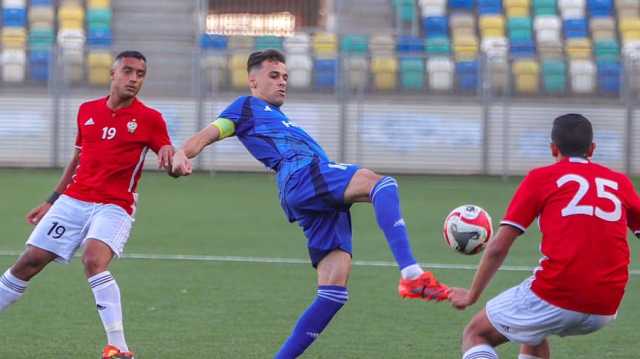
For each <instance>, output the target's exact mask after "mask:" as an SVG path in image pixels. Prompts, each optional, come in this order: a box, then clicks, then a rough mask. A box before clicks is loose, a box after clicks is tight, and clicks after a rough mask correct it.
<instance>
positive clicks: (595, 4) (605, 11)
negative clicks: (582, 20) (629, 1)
mask: <svg viewBox="0 0 640 359" xmlns="http://www.w3.org/2000/svg"><path fill="white" fill-rule="evenodd" d="M587 8H588V9H589V14H590V15H591V16H592V17H597V16H611V10H612V9H613V0H587Z"/></svg>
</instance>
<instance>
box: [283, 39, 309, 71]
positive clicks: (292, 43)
mask: <svg viewBox="0 0 640 359" xmlns="http://www.w3.org/2000/svg"><path fill="white" fill-rule="evenodd" d="M283 45H284V50H285V51H286V52H287V53H289V54H308V53H309V50H310V49H311V40H310V37H309V35H308V34H305V33H296V34H294V35H293V36H291V37H287V38H285V39H284V43H283ZM309 70H311V65H309Z"/></svg>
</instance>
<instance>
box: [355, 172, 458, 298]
mask: <svg viewBox="0 0 640 359" xmlns="http://www.w3.org/2000/svg"><path fill="white" fill-rule="evenodd" d="M363 195H364V198H363ZM345 197H346V198H345V199H346V200H347V201H352V202H359V201H365V200H366V201H368V202H371V204H372V205H373V209H374V212H375V215H376V220H377V222H378V226H379V227H380V229H381V230H382V232H383V233H384V236H385V238H386V239H387V243H388V245H389V249H391V252H392V253H393V257H394V258H395V260H396V263H398V266H399V267H400V274H401V277H402V278H401V280H400V283H399V285H398V292H399V294H400V296H402V297H403V298H417V299H422V300H438V301H441V300H445V299H447V290H448V288H447V286H445V285H443V284H441V283H439V282H438V281H437V280H436V278H435V276H434V275H433V274H432V273H430V272H423V270H422V268H421V267H420V265H419V264H418V262H417V261H416V259H415V257H414V256H413V253H412V251H411V244H410V242H409V233H408V232H407V227H406V225H405V222H404V218H403V217H402V211H401V208H400V195H399V193H398V182H397V181H396V179H395V178H393V177H381V176H379V175H377V174H376V173H374V172H373V171H371V170H368V169H360V170H358V172H356V174H355V175H354V176H353V178H352V180H351V182H350V183H349V187H348V188H347V191H346V193H345Z"/></svg>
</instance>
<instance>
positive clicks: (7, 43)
mask: <svg viewBox="0 0 640 359" xmlns="http://www.w3.org/2000/svg"><path fill="white" fill-rule="evenodd" d="M0 31H1V32H2V47H4V48H8V49H24V48H25V45H26V43H27V31H26V29H25V28H23V27H4V28H2V29H1V30H0Z"/></svg>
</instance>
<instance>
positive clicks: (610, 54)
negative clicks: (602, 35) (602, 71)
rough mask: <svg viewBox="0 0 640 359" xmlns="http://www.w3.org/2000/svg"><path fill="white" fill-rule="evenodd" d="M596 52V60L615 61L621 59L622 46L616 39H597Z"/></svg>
mask: <svg viewBox="0 0 640 359" xmlns="http://www.w3.org/2000/svg"><path fill="white" fill-rule="evenodd" d="M594 53H595V56H596V61H613V62H617V61H618V60H619V59H620V46H619V45H618V42H617V41H616V40H600V41H596V43H595V49H594Z"/></svg>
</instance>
